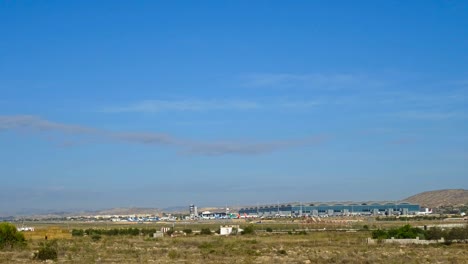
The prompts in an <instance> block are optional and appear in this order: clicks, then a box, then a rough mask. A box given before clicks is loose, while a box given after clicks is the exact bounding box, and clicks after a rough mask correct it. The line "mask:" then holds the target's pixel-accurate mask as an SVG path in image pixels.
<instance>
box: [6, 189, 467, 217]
mask: <svg viewBox="0 0 468 264" xmlns="http://www.w3.org/2000/svg"><path fill="white" fill-rule="evenodd" d="M403 201H405V202H410V203H416V204H419V205H421V207H429V208H438V207H441V206H460V205H468V190H464V189H448V190H436V191H428V192H422V193H419V194H416V195H413V196H411V197H408V198H406V199H404V200H403ZM230 209H231V211H236V209H238V208H230ZM202 210H214V211H216V210H223V208H214V207H213V208H208V207H205V208H199V210H198V211H199V212H201V211H202ZM162 212H166V213H188V206H173V207H167V208H162V209H160V208H138V207H131V208H111V209H104V210H70V211H53V210H40V209H21V210H18V211H17V212H16V213H6V212H3V213H2V212H0V217H2V218H7V217H8V216H14V217H21V216H29V217H39V218H43V217H48V218H52V217H67V216H77V215H134V214H141V215H143V214H150V215H159V214H161V213H162Z"/></svg>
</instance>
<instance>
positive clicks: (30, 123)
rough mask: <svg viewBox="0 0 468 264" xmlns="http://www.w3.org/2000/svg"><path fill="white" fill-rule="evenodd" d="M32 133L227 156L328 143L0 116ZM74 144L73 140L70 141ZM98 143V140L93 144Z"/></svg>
mask: <svg viewBox="0 0 468 264" xmlns="http://www.w3.org/2000/svg"><path fill="white" fill-rule="evenodd" d="M2 130H10V131H29V132H37V133H51V132H53V133H62V134H66V135H71V136H73V135H80V136H81V137H83V136H84V137H87V136H89V137H92V138H94V139H95V140H96V139H97V140H99V139H101V140H111V141H119V142H127V143H133V144H144V145H149V146H168V147H172V148H175V149H177V150H178V151H179V152H182V153H186V154H199V155H225V154H240V155H252V154H264V153H271V152H275V151H280V150H283V149H287V148H292V147H299V146H310V145H313V144H318V143H321V142H323V141H324V140H326V137H324V136H315V137H309V138H306V139H292V140H278V141H268V142H249V141H194V140H188V139H183V138H179V137H175V136H173V135H170V134H164V133H155V132H139V133H138V132H128V131H123V132H122V131H119V132H116V131H108V130H102V129H97V128H92V127H86V126H78V125H69V124H63V123H58V122H53V121H49V120H45V119H42V118H40V117H37V116H28V115H12V116H0V131H2ZM67 142H72V141H67ZM93 142H95V141H93Z"/></svg>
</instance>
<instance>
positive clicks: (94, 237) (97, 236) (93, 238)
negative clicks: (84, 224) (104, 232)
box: [91, 234, 101, 241]
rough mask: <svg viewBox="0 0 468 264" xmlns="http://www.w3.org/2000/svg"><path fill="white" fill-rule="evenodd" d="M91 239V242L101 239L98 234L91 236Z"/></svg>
mask: <svg viewBox="0 0 468 264" xmlns="http://www.w3.org/2000/svg"><path fill="white" fill-rule="evenodd" d="M91 239H92V240H93V241H99V240H100V239H101V235H98V234H94V235H92V236H91Z"/></svg>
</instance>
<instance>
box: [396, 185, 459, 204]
mask: <svg viewBox="0 0 468 264" xmlns="http://www.w3.org/2000/svg"><path fill="white" fill-rule="evenodd" d="M404 201H406V202H410V203H417V204H420V205H421V206H422V207H429V208H438V207H441V206H459V205H468V190H464V189H449V190H436V191H428V192H423V193H419V194H416V195H413V196H411V197H408V198H406V199H404Z"/></svg>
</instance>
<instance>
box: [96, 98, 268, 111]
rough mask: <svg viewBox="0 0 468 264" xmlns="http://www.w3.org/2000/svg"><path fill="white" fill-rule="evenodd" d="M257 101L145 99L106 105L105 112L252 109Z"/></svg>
mask: <svg viewBox="0 0 468 264" xmlns="http://www.w3.org/2000/svg"><path fill="white" fill-rule="evenodd" d="M260 107H261V105H260V104H258V103H257V102H253V101H248V100H245V101H243V100H195V99H185V100H145V101H141V102H137V103H133V104H130V105H127V106H121V107H106V108H104V109H103V112H111V113H112V112H115V113H118V112H145V113H151V112H152V113H156V112H164V111H210V110H250V109H257V108H260Z"/></svg>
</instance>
